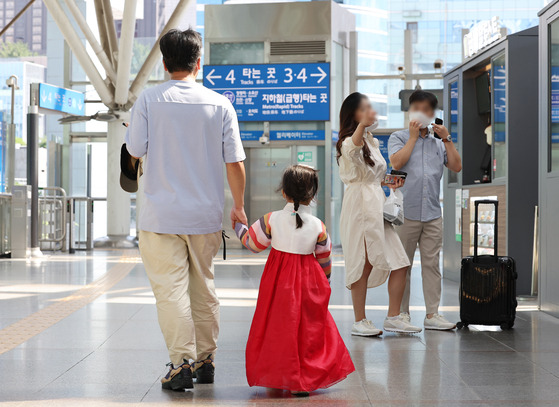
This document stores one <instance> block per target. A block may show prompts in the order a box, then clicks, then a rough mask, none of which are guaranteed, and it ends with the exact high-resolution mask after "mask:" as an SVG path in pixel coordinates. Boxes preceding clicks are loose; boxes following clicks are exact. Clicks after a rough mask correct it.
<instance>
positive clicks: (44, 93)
mask: <svg viewBox="0 0 559 407" xmlns="http://www.w3.org/2000/svg"><path fill="white" fill-rule="evenodd" d="M41 99H43V102H46V101H47V93H46V92H45V91H43V93H42V95H41Z"/></svg>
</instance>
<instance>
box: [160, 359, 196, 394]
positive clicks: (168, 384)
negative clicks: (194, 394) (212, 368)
mask: <svg viewBox="0 0 559 407" xmlns="http://www.w3.org/2000/svg"><path fill="white" fill-rule="evenodd" d="M167 366H169V372H168V373H167V375H166V376H165V377H164V378H163V379H161V387H162V388H163V389H165V390H175V391H182V390H184V389H192V388H193V387H194V384H193V383H192V366H190V364H189V363H188V362H187V361H186V360H185V361H184V363H183V364H182V365H180V366H178V367H173V365H172V364H171V363H169V364H167Z"/></svg>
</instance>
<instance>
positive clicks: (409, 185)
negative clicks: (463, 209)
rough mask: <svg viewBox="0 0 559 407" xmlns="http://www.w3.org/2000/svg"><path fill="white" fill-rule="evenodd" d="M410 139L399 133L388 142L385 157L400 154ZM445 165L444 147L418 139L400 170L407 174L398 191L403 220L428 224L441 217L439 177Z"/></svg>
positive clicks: (428, 138)
mask: <svg viewBox="0 0 559 407" xmlns="http://www.w3.org/2000/svg"><path fill="white" fill-rule="evenodd" d="M409 138H410V131H409V130H407V129H406V130H399V131H396V132H394V133H392V135H391V136H390V139H389V140H388V155H389V156H392V155H393V154H394V153H397V152H398V151H400V149H401V148H402V147H404V145H405V144H406V143H407V142H408V140H409ZM446 163H447V156H446V148H445V146H444V143H443V142H442V141H441V140H439V139H437V138H435V137H434V136H433V135H432V134H430V133H428V134H427V136H426V137H425V138H423V137H421V136H420V137H419V139H418V140H417V142H416V143H415V147H414V148H413V151H412V153H411V156H410V159H409V160H408V162H407V163H406V165H404V166H403V167H402V168H401V170H402V171H405V172H407V173H408V176H407V178H406V183H405V184H404V186H403V187H402V193H403V194H404V217H405V218H406V219H410V220H417V221H421V222H429V221H431V220H434V219H438V218H440V217H441V204H440V201H439V195H440V192H441V177H442V176H443V169H444V167H445V165H446Z"/></svg>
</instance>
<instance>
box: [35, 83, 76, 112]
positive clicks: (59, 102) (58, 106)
mask: <svg viewBox="0 0 559 407" xmlns="http://www.w3.org/2000/svg"><path fill="white" fill-rule="evenodd" d="M39 107H40V108H43V109H49V110H54V111H57V112H62V113H68V114H72V115H76V116H83V115H84V114H85V95H84V94H83V93H82V92H77V91H75V90H71V89H65V88H61V87H58V86H54V85H49V84H47V83H40V84H39Z"/></svg>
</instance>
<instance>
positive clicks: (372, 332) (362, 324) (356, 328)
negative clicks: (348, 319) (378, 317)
mask: <svg viewBox="0 0 559 407" xmlns="http://www.w3.org/2000/svg"><path fill="white" fill-rule="evenodd" d="M351 334H352V335H356V336H379V335H381V334H382V331H381V330H380V329H378V328H377V327H376V326H375V325H374V324H373V323H372V322H371V321H369V320H368V319H362V320H361V321H359V322H354V323H353V328H351Z"/></svg>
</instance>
